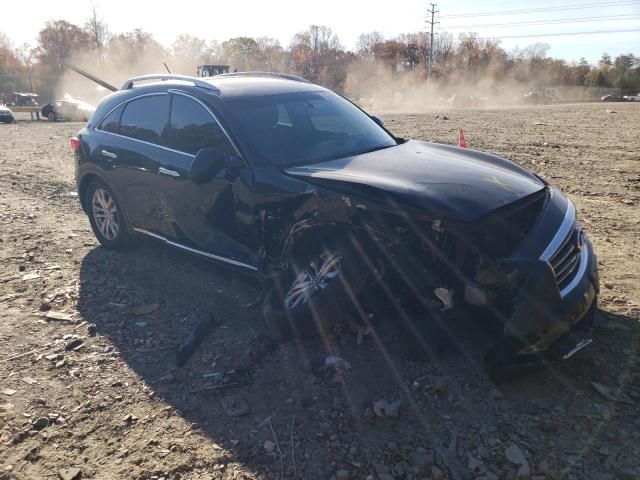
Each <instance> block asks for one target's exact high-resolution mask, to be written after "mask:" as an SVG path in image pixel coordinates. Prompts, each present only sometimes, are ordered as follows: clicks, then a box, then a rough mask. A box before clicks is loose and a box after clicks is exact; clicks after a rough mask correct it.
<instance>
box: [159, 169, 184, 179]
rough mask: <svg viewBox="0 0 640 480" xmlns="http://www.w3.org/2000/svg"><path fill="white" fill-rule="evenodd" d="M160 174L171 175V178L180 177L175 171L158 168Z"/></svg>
mask: <svg viewBox="0 0 640 480" xmlns="http://www.w3.org/2000/svg"><path fill="white" fill-rule="evenodd" d="M158 173H160V174H162V175H169V176H170V177H179V176H180V173H178V172H176V171H175V170H168V169H166V168H164V167H160V168H158Z"/></svg>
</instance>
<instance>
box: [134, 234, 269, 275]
mask: <svg viewBox="0 0 640 480" xmlns="http://www.w3.org/2000/svg"><path fill="white" fill-rule="evenodd" d="M133 230H134V231H135V232H138V233H142V234H143V235H147V236H149V237H152V238H155V239H156V240H160V241H162V242H164V243H166V244H167V245H170V246H172V247H176V248H180V249H182V250H185V251H187V252H190V253H195V254H196V255H202V256H203V257H208V258H211V259H213V260H218V261H220V262H225V263H229V264H231V265H235V266H237V267H244V268H248V269H249V270H253V271H254V272H256V271H258V269H257V268H256V267H254V266H253V265H248V264H246V263H242V262H239V261H237V260H232V259H231V258H225V257H220V256H218V255H214V254H213V253H208V252H203V251H202V250H196V249H195V248H191V247H187V246H186V245H182V244H181V243H176V242H173V241H171V240H169V239H168V238H165V237H163V236H162V235H158V234H156V233H153V232H150V231H148V230H145V229H144V228H137V227H134V229H133Z"/></svg>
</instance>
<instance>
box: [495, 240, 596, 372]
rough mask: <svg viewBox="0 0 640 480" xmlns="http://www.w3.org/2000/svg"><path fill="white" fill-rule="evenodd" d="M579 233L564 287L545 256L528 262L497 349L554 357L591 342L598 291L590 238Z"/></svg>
mask: <svg viewBox="0 0 640 480" xmlns="http://www.w3.org/2000/svg"><path fill="white" fill-rule="evenodd" d="M582 238H583V240H584V242H583V244H582V245H581V250H580V253H579V260H578V262H579V263H578V265H577V267H576V272H575V275H574V276H573V277H572V278H571V281H570V282H569V283H568V284H567V285H566V286H564V288H560V287H558V285H557V283H556V282H555V278H554V274H553V270H552V268H551V265H549V263H548V262H546V261H545V260H538V261H537V262H531V263H530V264H528V265H527V267H528V268H527V274H526V278H525V280H524V281H523V283H522V286H521V288H520V291H519V293H518V297H517V300H516V303H515V306H514V309H513V311H512V315H511V317H510V318H509V321H508V322H507V323H506V324H505V329H504V336H503V338H502V340H501V343H502V349H506V350H510V353H512V354H514V355H518V356H530V355H533V356H537V357H541V358H544V359H547V360H557V359H562V358H568V356H571V355H572V354H573V353H575V352H576V351H578V350H579V349H581V348H582V347H583V346H586V345H587V344H588V343H590V328H591V324H592V323H593V322H592V320H593V316H594V314H595V309H596V305H597V296H598V293H599V276H598V261H597V257H596V255H595V253H594V251H593V247H592V245H591V242H590V241H589V239H588V238H587V237H586V236H583V237H582Z"/></svg>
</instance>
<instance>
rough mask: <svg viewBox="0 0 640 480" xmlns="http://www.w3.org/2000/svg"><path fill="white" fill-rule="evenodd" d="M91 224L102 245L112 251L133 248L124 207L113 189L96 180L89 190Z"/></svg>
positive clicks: (88, 201)
mask: <svg viewBox="0 0 640 480" xmlns="http://www.w3.org/2000/svg"><path fill="white" fill-rule="evenodd" d="M86 202H87V203H86V205H88V209H87V210H88V214H89V222H90V223H91V228H92V230H93V233H94V234H95V236H96V238H97V239H98V241H99V242H100V244H101V245H102V246H103V247H105V248H108V249H110V250H123V249H126V248H128V247H130V246H131V243H132V238H131V234H130V232H129V225H128V223H127V219H126V216H125V214H124V211H123V210H122V207H121V206H120V204H119V203H118V201H117V200H116V197H115V195H114V194H113V191H112V190H111V188H109V187H108V186H107V185H106V184H105V183H104V182H101V181H98V180H95V181H93V182H92V183H91V185H89V188H88V189H87V199H86Z"/></svg>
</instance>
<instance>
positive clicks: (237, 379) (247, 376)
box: [189, 368, 253, 393]
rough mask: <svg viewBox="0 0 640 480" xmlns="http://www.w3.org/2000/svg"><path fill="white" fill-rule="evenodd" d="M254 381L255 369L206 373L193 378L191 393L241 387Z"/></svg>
mask: <svg viewBox="0 0 640 480" xmlns="http://www.w3.org/2000/svg"><path fill="white" fill-rule="evenodd" d="M251 383H253V370H252V369H250V368H238V369H234V370H227V371H221V372H211V373H204V374H201V375H198V376H195V377H194V378H193V379H192V380H191V384H190V385H191V388H190V390H189V391H190V393H201V392H206V391H211V390H222V389H225V388H231V387H239V386H242V385H250V384H251Z"/></svg>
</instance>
